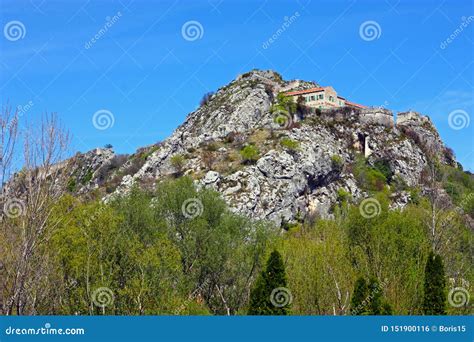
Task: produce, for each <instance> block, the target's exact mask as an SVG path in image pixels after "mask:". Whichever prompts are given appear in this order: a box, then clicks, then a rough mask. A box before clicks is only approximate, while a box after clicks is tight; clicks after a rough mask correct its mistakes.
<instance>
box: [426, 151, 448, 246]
mask: <svg viewBox="0 0 474 342" xmlns="http://www.w3.org/2000/svg"><path fill="white" fill-rule="evenodd" d="M425 155H426V157H427V159H428V160H427V164H426V167H425V169H424V170H423V173H422V184H423V185H424V192H425V195H426V198H427V199H428V203H429V208H428V211H429V214H428V217H427V220H426V226H427V227H428V229H429V234H430V238H431V246H432V249H433V251H434V252H435V253H440V251H441V249H442V245H441V243H442V241H443V238H444V235H445V234H446V232H448V231H449V229H450V226H451V225H452V222H450V220H446V211H447V210H448V209H450V207H451V206H452V204H451V200H450V199H449V196H448V195H447V194H446V192H445V191H444V190H443V172H442V170H441V164H440V163H439V160H438V158H437V155H436V153H435V151H433V150H427V151H425Z"/></svg>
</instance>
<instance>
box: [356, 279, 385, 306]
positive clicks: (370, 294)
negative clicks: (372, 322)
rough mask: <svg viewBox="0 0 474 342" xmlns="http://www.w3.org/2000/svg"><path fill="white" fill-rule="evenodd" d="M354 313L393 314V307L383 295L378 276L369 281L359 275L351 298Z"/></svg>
mask: <svg viewBox="0 0 474 342" xmlns="http://www.w3.org/2000/svg"><path fill="white" fill-rule="evenodd" d="M351 314H352V315H391V314H392V307H391V306H390V304H389V303H388V302H386V300H385V298H384V296H383V288H382V287H381V286H380V283H379V281H378V280H377V278H375V277H372V278H370V279H369V281H368V282H367V281H366V280H365V278H363V277H359V278H358V279H357V281H356V283H355V285H354V293H353V295H352V299H351Z"/></svg>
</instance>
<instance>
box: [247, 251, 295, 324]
mask: <svg viewBox="0 0 474 342" xmlns="http://www.w3.org/2000/svg"><path fill="white" fill-rule="evenodd" d="M286 286H287V281H286V273H285V265H284V264H283V259H282V257H281V255H280V253H279V252H278V251H276V250H275V251H273V252H272V253H271V254H270V257H269V258H268V261H267V265H266V268H265V270H263V271H262V272H261V274H260V276H259V277H258V279H257V281H256V282H255V287H254V288H253V289H252V292H251V293H250V304H249V310H248V314H249V315H287V314H288V313H289V307H290V305H291V301H292V295H291V292H290V291H289V290H288V289H287V288H286Z"/></svg>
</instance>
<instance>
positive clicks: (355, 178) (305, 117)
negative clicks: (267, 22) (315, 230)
mask: <svg viewBox="0 0 474 342" xmlns="http://www.w3.org/2000/svg"><path fill="white" fill-rule="evenodd" d="M315 85H316V84H315V83H313V82H305V81H291V82H290V81H284V80H283V79H282V78H281V76H280V75H279V74H278V73H276V72H273V71H258V70H254V71H251V72H248V73H246V74H243V75H240V76H239V77H237V78H236V79H235V80H234V81H232V82H231V83H230V84H228V85H226V86H224V87H222V88H220V89H219V90H218V91H217V92H216V93H214V94H213V95H209V96H208V97H206V98H205V99H203V103H202V105H201V106H200V108H199V109H197V110H196V111H194V112H192V113H190V114H189V115H188V116H187V118H186V121H185V122H184V123H183V124H182V125H181V126H179V127H178V128H177V129H176V131H175V132H174V133H173V134H172V135H171V136H170V137H169V138H168V139H166V140H165V141H163V142H160V143H156V144H154V145H151V146H148V147H145V148H142V149H139V150H138V151H137V152H136V153H134V154H132V155H116V154H114V152H113V151H112V149H107V148H104V149H96V150H93V151H90V152H87V153H85V154H78V155H76V156H75V157H74V158H72V160H71V163H72V165H73V167H72V169H70V171H68V172H69V173H70V174H69V178H70V180H69V184H68V188H69V191H71V192H74V193H77V194H81V195H87V196H90V195H91V194H94V195H95V196H100V197H102V198H104V200H110V198H112V197H113V196H120V195H121V194H123V193H125V192H127V191H128V189H130V187H131V186H132V184H138V185H140V186H143V187H153V186H154V184H156V182H157V181H159V180H160V179H164V178H166V177H179V176H181V175H189V176H191V177H193V179H195V181H196V182H197V183H199V184H201V185H202V186H206V187H212V188H214V189H216V190H217V191H219V192H220V193H221V194H222V196H223V197H224V198H225V200H226V201H227V202H228V204H229V205H230V207H231V208H232V209H233V210H235V211H236V212H240V213H243V214H245V215H247V216H249V217H252V218H258V219H269V220H272V221H274V222H276V223H277V224H281V223H282V222H283V223H284V222H292V221H294V220H296V219H300V218H302V217H307V216H309V215H319V216H322V217H330V216H331V215H332V210H333V207H334V204H335V203H337V202H338V201H341V197H343V196H344V194H348V196H349V198H350V200H352V201H354V202H357V201H359V200H361V199H362V198H365V197H367V196H369V193H370V191H371V188H373V187H375V188H378V187H379V188H380V187H383V186H387V185H388V186H389V187H391V189H392V190H393V195H392V199H393V203H392V206H393V207H403V206H404V205H405V204H406V203H407V202H408V201H409V199H410V198H409V197H410V195H409V192H407V191H405V190H406V189H407V188H408V187H414V186H417V185H418V184H419V182H420V177H421V176H422V172H423V169H424V167H425V165H426V163H427V160H428V158H429V157H428V153H434V154H436V155H437V156H438V157H439V159H440V160H441V161H442V163H445V164H448V165H451V166H456V165H457V163H456V161H455V160H454V157H453V154H452V152H451V151H450V150H449V149H447V148H446V147H445V146H444V144H443V142H442V141H441V139H440V137H439V135H438V133H437V131H436V128H435V127H434V126H433V124H432V122H431V121H430V119H429V118H428V117H427V116H422V115H421V114H419V113H415V112H406V113H398V114H397V119H396V121H395V120H394V116H393V113H392V112H390V111H389V110H387V109H382V108H370V109H363V110H354V109H349V108H340V109H339V110H332V111H322V112H320V111H317V112H311V111H309V110H308V108H304V106H299V107H298V108H297V110H295V111H294V112H293V113H291V114H290V113H289V112H285V111H282V110H275V108H276V107H275V104H276V102H277V101H278V99H277V95H278V94H279V93H280V92H282V91H287V90H289V89H304V88H308V87H314V86H315ZM364 157H365V158H364ZM361 163H362V164H364V166H363V167H362V166H361ZM364 173H368V174H364ZM381 175H382V176H381ZM370 177H372V178H370ZM367 179H369V180H368V181H367ZM367 182H368V183H367Z"/></svg>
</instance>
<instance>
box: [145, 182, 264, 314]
mask: <svg viewBox="0 0 474 342" xmlns="http://www.w3.org/2000/svg"><path fill="white" fill-rule="evenodd" d="M155 195H156V197H155V200H154V203H153V208H154V213H155V215H156V223H155V224H156V226H157V227H162V228H164V229H165V231H166V233H167V235H168V238H169V239H170V240H171V241H173V243H174V245H175V246H177V247H178V249H179V250H180V252H181V256H182V257H181V264H182V272H183V274H184V277H185V279H186V282H187V284H188V286H189V289H188V290H189V292H190V293H195V292H199V293H201V294H202V297H203V300H204V301H205V303H206V305H207V306H208V307H209V309H210V310H211V312H212V313H214V314H235V313H237V312H238V311H239V310H241V309H242V308H244V307H245V306H246V305H247V303H248V297H249V295H248V293H249V292H250V281H249V280H250V279H251V278H252V277H253V276H254V275H255V274H254V273H255V272H256V270H258V269H259V268H260V267H261V266H262V263H263V256H264V253H265V249H266V245H267V243H268V241H269V240H270V239H271V238H272V235H273V233H272V232H273V229H272V226H271V225H269V224H266V223H263V222H253V221H251V220H249V219H248V218H245V217H243V216H239V215H236V214H233V213H231V212H230V211H229V210H228V208H227V206H226V204H225V202H224V200H223V199H222V198H221V197H220V195H219V193H217V192H216V191H213V190H211V189H206V188H204V189H198V188H196V187H195V185H194V183H193V180H192V179H191V178H190V177H181V178H178V179H175V180H169V181H165V182H162V183H160V184H159V185H158V188H157V191H156V194H155Z"/></svg>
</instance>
